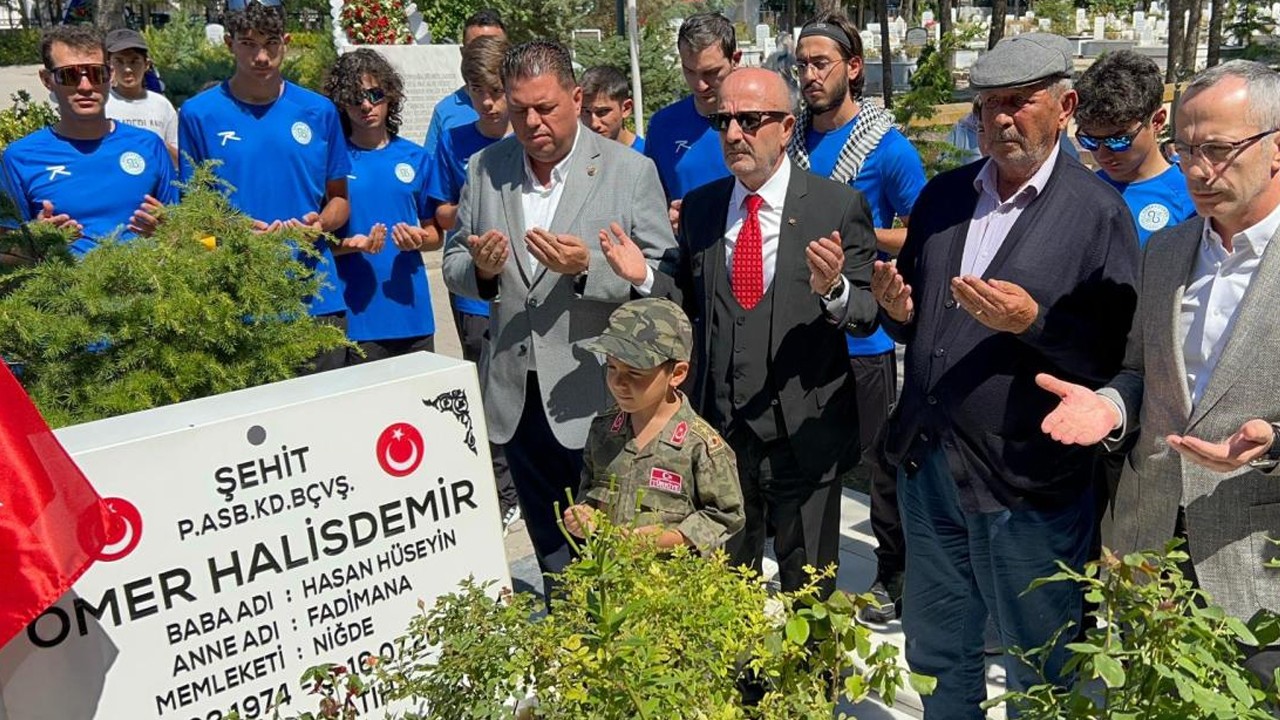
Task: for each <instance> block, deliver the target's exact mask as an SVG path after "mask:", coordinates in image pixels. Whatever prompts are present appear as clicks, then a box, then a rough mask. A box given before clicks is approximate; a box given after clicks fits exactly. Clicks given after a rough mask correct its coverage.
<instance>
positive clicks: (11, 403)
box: [0, 361, 109, 647]
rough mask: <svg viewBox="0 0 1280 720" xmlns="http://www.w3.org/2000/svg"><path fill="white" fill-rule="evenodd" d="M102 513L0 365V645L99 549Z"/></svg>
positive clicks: (37, 414)
mask: <svg viewBox="0 0 1280 720" xmlns="http://www.w3.org/2000/svg"><path fill="white" fill-rule="evenodd" d="M108 520H109V513H108V511H107V509H106V507H105V506H104V505H103V503H102V498H100V497H98V493H97V492H96V491H95V490H94V489H93V486H92V485H90V484H89V481H88V480H86V479H85V477H84V474H83V473H81V472H80V468H78V467H76V464H75V462H74V461H72V460H71V457H70V456H69V455H67V451H66V450H64V449H63V448H62V445H61V444H59V443H58V440H57V438H55V437H54V436H53V431H51V430H50V429H49V426H48V425H47V424H46V423H45V421H44V418H42V417H41V416H40V411H39V410H36V407H35V405H33V404H31V399H30V398H28V397H27V393H26V392H25V391H24V390H23V389H22V386H21V385H19V384H18V381H17V379H16V378H14V377H13V373H11V372H10V371H9V367H8V366H7V365H5V363H4V362H3V361H0V647H3V646H4V645H5V644H6V643H7V642H9V640H11V639H12V638H13V637H14V636H15V635H17V634H18V633H19V632H21V631H22V629H23V628H25V627H26V626H27V624H28V623H30V622H31V621H32V620H34V619H35V618H36V616H38V615H39V614H40V613H42V612H44V610H45V609H46V608H48V607H49V606H50V605H52V604H53V603H54V602H55V601H57V599H58V598H59V597H61V596H62V594H63V593H65V592H66V591H67V590H68V589H69V588H70V587H71V585H72V583H74V582H75V581H76V579H77V578H79V577H80V575H81V574H83V573H84V571H85V570H87V569H88V568H89V565H91V564H92V563H93V561H94V559H95V558H96V557H97V555H98V551H100V550H101V549H102V547H103V544H104V541H105V538H106V529H107V527H108V525H107V522H108Z"/></svg>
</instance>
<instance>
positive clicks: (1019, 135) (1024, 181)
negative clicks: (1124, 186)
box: [872, 33, 1139, 720]
mask: <svg viewBox="0 0 1280 720" xmlns="http://www.w3.org/2000/svg"><path fill="white" fill-rule="evenodd" d="M1072 66H1073V50H1072V47H1071V45H1070V43H1069V42H1068V41H1067V40H1066V38H1063V37H1059V36H1057V35H1051V34H1048V33H1029V34H1025V35H1016V36H1013V37H1010V38H1006V39H1004V40H1002V41H1000V42H999V43H997V44H996V46H995V47H994V48H993V49H992V50H990V51H988V52H987V53H984V54H983V55H982V56H981V57H979V58H978V61H977V62H976V63H975V64H974V66H973V68H972V69H971V72H970V83H971V85H972V86H973V87H974V88H976V89H977V90H978V95H979V100H980V101H981V106H982V127H983V144H984V147H985V149H987V150H988V152H989V153H990V158H989V159H988V160H987V161H985V162H979V163H972V164H969V165H966V166H964V167H962V168H959V169H956V170H952V171H950V172H946V173H941V174H939V175H937V176H936V177H934V178H933V179H932V180H930V181H929V183H928V184H927V185H925V188H924V190H923V191H922V192H921V193H920V197H919V199H917V200H916V204H915V208H914V209H913V210H912V215H911V218H912V222H911V226H910V227H909V228H908V230H907V242H906V244H905V245H904V246H903V249H902V253H901V254H900V255H899V256H898V260H897V263H896V265H895V264H893V263H887V262H877V263H876V268H875V273H874V275H873V279H872V290H873V292H874V293H875V296H876V299H877V300H878V302H879V303H880V308H881V312H880V318H881V321H882V322H883V323H884V325H885V327H886V329H887V330H888V332H889V335H890V336H892V337H893V338H894V339H895V340H898V341H899V342H902V343H904V344H906V346H907V355H906V362H905V373H904V383H903V387H902V396H901V398H900V399H899V401H898V407H897V408H896V409H895V411H894V414H893V416H892V417H891V418H890V419H889V422H888V424H887V427H886V430H885V438H886V454H887V456H888V457H889V459H890V461H891V462H892V463H893V464H894V465H896V467H897V468H898V503H899V508H900V510H901V513H902V525H903V531H904V535H905V537H906V542H907V558H908V562H907V567H906V583H905V588H904V592H903V601H902V605H903V607H902V612H903V615H902V628H903V631H904V633H905V634H906V636H907V649H906V657H907V662H908V663H909V664H910V666H911V668H912V670H914V671H916V672H920V673H923V674H926V675H931V676H933V677H935V678H937V681H938V684H937V687H936V689H935V692H934V693H933V694H932V695H930V696H927V697H925V698H924V699H923V702H924V716H925V718H927V720H948V719H950V718H957V719H964V720H970V719H973V720H976V719H977V718H982V717H984V716H985V714H984V712H983V711H982V709H981V707H980V705H981V703H982V702H983V701H984V700H985V699H986V696H987V689H986V675H985V663H984V660H983V630H984V628H985V618H986V617H987V616H988V615H989V616H990V617H991V618H993V619H994V621H995V625H996V627H997V629H998V630H999V631H1000V636H1001V638H1000V639H1001V641H1002V644H1003V646H1004V647H1006V648H1037V647H1040V646H1042V645H1045V644H1047V643H1048V642H1050V640H1051V639H1053V638H1054V637H1055V634H1056V633H1057V632H1058V631H1059V629H1060V628H1062V627H1064V626H1065V625H1067V624H1068V623H1076V626H1075V627H1079V623H1080V622H1081V619H1082V602H1083V594H1082V592H1081V590H1080V589H1079V588H1078V587H1076V586H1073V585H1071V584H1070V583H1052V584H1049V585H1045V586H1041V587H1038V588H1036V589H1035V590H1031V591H1029V592H1028V590H1027V589H1028V586H1029V585H1030V584H1031V582H1032V580H1035V579H1036V578H1040V577H1045V576H1048V575H1052V574H1053V573H1054V572H1056V571H1057V570H1058V563H1059V562H1062V563H1065V564H1066V565H1068V566H1069V567H1072V568H1074V569H1076V570H1081V569H1083V566H1084V563H1085V562H1086V561H1087V560H1089V559H1090V558H1089V557H1088V554H1089V548H1090V546H1091V541H1092V539H1093V537H1094V532H1095V530H1094V527H1095V521H1094V518H1095V515H1096V513H1097V508H1096V504H1095V500H1094V484H1095V481H1094V478H1095V461H1096V458H1097V451H1096V450H1094V449H1092V448H1067V447H1063V446H1061V445H1059V444H1057V443H1055V442H1053V440H1052V439H1050V438H1048V437H1045V436H1044V435H1043V434H1042V433H1040V432H1039V430H1038V428H1039V425H1040V421H1041V420H1042V419H1043V417H1044V415H1045V414H1046V413H1047V412H1048V411H1049V410H1050V409H1052V407H1053V404H1054V398H1053V396H1052V395H1049V394H1048V393H1043V392H1041V391H1039V390H1037V388H1036V387H1035V378H1036V376H1037V375H1038V374H1042V373H1055V374H1059V375H1065V376H1068V377H1071V378H1072V379H1073V380H1074V381H1076V382H1080V383H1082V384H1089V385H1091V386H1093V387H1099V386H1101V385H1102V383H1104V382H1106V381H1107V380H1108V379H1109V378H1110V377H1111V376H1113V375H1114V374H1115V372H1116V371H1117V370H1118V369H1119V367H1120V361H1121V358H1122V356H1123V353H1124V345H1125V337H1126V335H1127V333H1128V331H1129V324H1130V320H1131V318H1132V315H1133V310H1134V307H1135V305H1136V303H1137V291H1136V289H1135V286H1136V284H1137V276H1138V264H1139V249H1138V241H1137V236H1136V233H1135V232H1134V224H1133V220H1132V218H1131V217H1130V215H1129V212H1128V208H1126V207H1125V205H1124V202H1123V201H1122V200H1121V199H1120V196H1119V195H1117V194H1116V192H1115V191H1114V190H1113V189H1111V188H1110V187H1108V186H1107V184H1106V183H1105V182H1103V181H1102V180H1100V179H1099V178H1098V177H1097V176H1096V175H1094V174H1093V173H1092V172H1090V171H1089V169H1088V168H1086V167H1084V166H1083V165H1081V164H1080V163H1079V162H1078V161H1076V160H1073V159H1071V158H1069V157H1067V156H1066V155H1065V154H1063V153H1062V152H1061V151H1060V150H1059V148H1058V141H1059V135H1060V133H1061V132H1062V130H1063V129H1065V128H1066V126H1067V123H1068V121H1069V120H1070V118H1071V114H1072V112H1073V111H1074V110H1075V106H1076V94H1075V92H1074V90H1072V89H1071V80H1070V77H1071V74H1072V70H1073V67H1072ZM1073 636H1074V631H1071V632H1065V633H1063V634H1062V636H1061V637H1059V638H1058V640H1059V643H1060V645H1059V646H1057V648H1056V649H1055V650H1054V651H1053V652H1051V653H1049V654H1048V655H1047V656H1046V657H1045V658H1044V661H1045V665H1044V677H1043V678H1042V677H1041V676H1040V674H1039V673H1038V672H1037V671H1036V670H1034V669H1033V668H1031V667H1030V666H1028V665H1027V664H1026V663H1024V662H1022V661H1021V660H1019V659H1018V658H1016V657H1014V656H1012V655H1008V654H1006V656H1005V658H1004V666H1005V674H1006V678H1007V683H1008V686H1009V688H1010V689H1016V690H1026V689H1027V688H1029V687H1030V686H1032V685H1037V684H1041V683H1043V682H1049V683H1052V684H1055V685H1065V684H1066V683H1068V682H1070V678H1068V677H1064V675H1063V664H1064V662H1065V660H1066V652H1065V650H1064V649H1063V647H1062V646H1061V644H1064V643H1066V642H1068V641H1069V640H1070V639H1071V638H1072V637H1073Z"/></svg>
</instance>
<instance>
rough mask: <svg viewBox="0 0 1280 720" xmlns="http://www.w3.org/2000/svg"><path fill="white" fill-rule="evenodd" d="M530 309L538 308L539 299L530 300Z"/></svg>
mask: <svg viewBox="0 0 1280 720" xmlns="http://www.w3.org/2000/svg"><path fill="white" fill-rule="evenodd" d="M529 307H531V308H536V307H538V299H537V298H529Z"/></svg>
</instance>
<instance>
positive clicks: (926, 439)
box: [920, 433, 929, 443]
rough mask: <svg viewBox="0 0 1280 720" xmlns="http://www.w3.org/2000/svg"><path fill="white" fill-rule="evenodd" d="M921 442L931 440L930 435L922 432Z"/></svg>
mask: <svg viewBox="0 0 1280 720" xmlns="http://www.w3.org/2000/svg"><path fill="white" fill-rule="evenodd" d="M920 442H922V443H927V442H929V436H928V435H926V434H925V433H920Z"/></svg>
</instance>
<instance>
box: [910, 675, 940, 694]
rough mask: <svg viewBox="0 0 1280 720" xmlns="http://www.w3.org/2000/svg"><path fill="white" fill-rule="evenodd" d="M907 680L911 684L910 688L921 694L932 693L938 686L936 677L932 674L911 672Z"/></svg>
mask: <svg viewBox="0 0 1280 720" xmlns="http://www.w3.org/2000/svg"><path fill="white" fill-rule="evenodd" d="M907 682H909V683H910V684H911V689H912V690H915V691H916V692H917V693H919V694H921V695H932V694H933V691H934V690H935V689H937V687H938V678H936V677H933V676H932V675H921V674H920V673H915V672H913V673H911V674H910V676H909V677H908V678H907Z"/></svg>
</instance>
